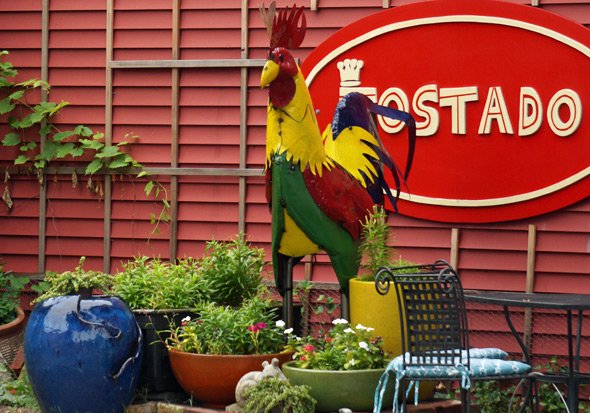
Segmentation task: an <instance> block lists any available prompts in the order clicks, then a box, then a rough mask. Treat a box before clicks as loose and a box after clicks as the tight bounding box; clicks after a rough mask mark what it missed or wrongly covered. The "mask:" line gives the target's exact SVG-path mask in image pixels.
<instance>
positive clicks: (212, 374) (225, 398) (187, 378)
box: [168, 349, 293, 408]
mask: <svg viewBox="0 0 590 413" xmlns="http://www.w3.org/2000/svg"><path fill="white" fill-rule="evenodd" d="M168 354H169V357H170V364H171V366H172V372H173V373H174V376H175V377H176V380H177V381H178V383H179V384H180V386H181V387H182V388H183V389H184V391H186V392H187V393H188V394H190V395H192V396H193V397H194V399H195V400H197V401H198V402H199V403H200V404H203V405H205V406H207V407H217V408H219V407H225V406H227V405H230V404H232V403H235V402H236V398H235V389H236V385H237V384H238V381H239V380H240V378H241V377H242V376H243V375H244V374H246V373H248V372H250V371H262V363H263V362H264V361H268V362H269V363H270V362H271V361H272V359H273V358H277V359H278V360H279V364H283V363H285V362H287V361H289V360H291V358H292V355H293V354H292V353H275V354H251V355H250V354H249V355H216V354H195V353H185V352H182V351H177V350H172V349H170V350H168Z"/></svg>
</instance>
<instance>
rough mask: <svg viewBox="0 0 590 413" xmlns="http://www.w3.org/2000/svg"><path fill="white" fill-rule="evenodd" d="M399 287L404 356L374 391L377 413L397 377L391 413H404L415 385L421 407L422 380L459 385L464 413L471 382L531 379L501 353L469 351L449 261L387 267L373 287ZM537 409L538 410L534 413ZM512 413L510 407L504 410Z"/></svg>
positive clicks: (460, 297)
mask: <svg viewBox="0 0 590 413" xmlns="http://www.w3.org/2000/svg"><path fill="white" fill-rule="evenodd" d="M392 282H393V285H394V287H395V292H396V294H397V298H398V307H399V315H400V326H401V332H400V333H401V338H402V354H401V355H400V356H398V357H396V358H395V359H394V360H393V361H391V362H390V364H389V366H388V367H387V369H386V371H385V373H384V374H383V375H382V376H381V379H380V381H379V385H378V386H377V389H376V391H375V406H374V410H373V411H374V413H379V411H380V410H381V404H382V398H383V393H384V391H385V388H386V386H387V381H388V379H389V377H390V376H394V377H395V398H394V402H393V403H394V406H393V412H394V413H397V412H401V413H403V412H404V411H405V410H406V401H407V400H406V399H407V396H408V393H409V390H410V389H411V388H412V386H414V387H415V395H416V402H417V395H418V388H417V387H418V385H419V382H420V381H421V380H450V381H459V382H460V391H461V402H462V403H461V405H462V407H461V409H462V412H469V389H470V387H471V381H472V380H503V379H518V378H520V379H523V378H527V377H528V374H529V372H530V371H531V366H530V365H528V364H526V363H523V362H520V361H512V360H507V359H506V357H507V356H508V354H507V353H505V352H503V351H502V350H500V349H493V348H490V349H471V348H470V347H469V329H468V325H467V312H466V310H465V302H464V300H463V289H462V286H461V281H460V279H459V276H458V275H457V273H456V272H455V270H454V269H453V268H452V267H451V266H450V265H449V264H448V263H446V262H445V261H437V262H435V263H434V264H427V265H416V266H410V267H397V268H387V267H383V268H381V269H380V270H379V272H378V273H377V275H376V280H375V287H376V289H377V291H378V292H379V293H380V294H383V295H385V294H387V293H388V292H389V290H390V286H391V285H392V284H391V283H392ZM526 384H527V386H526V391H525V398H524V402H523V403H522V405H521V407H520V411H521V412H522V411H524V410H525V408H526V406H527V405H529V406H531V408H532V407H533V406H532V403H531V402H530V399H531V398H530V394H531V383H530V381H528V380H527V382H526ZM533 410H534V409H533ZM506 411H509V406H506Z"/></svg>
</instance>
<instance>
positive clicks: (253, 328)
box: [247, 321, 266, 333]
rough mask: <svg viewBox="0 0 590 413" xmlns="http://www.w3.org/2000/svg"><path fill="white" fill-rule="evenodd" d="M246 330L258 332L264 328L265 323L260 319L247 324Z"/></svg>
mask: <svg viewBox="0 0 590 413" xmlns="http://www.w3.org/2000/svg"><path fill="white" fill-rule="evenodd" d="M247 328H248V331H252V332H253V333H258V332H259V331H260V330H264V329H265V328H266V323H263V322H262V321H261V322H259V323H256V324H253V325H251V326H248V327H247Z"/></svg>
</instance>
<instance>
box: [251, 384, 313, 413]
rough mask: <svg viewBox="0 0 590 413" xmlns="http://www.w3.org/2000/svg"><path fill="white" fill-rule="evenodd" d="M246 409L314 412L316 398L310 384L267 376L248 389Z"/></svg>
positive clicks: (275, 412) (263, 412) (260, 412)
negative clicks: (310, 390)
mask: <svg viewBox="0 0 590 413" xmlns="http://www.w3.org/2000/svg"><path fill="white" fill-rule="evenodd" d="M245 397H246V403H245V406H244V409H243V410H244V411H246V412H257V413H313V412H315V405H316V401H315V399H314V398H313V397H312V396H311V395H310V394H309V386H305V385H293V384H291V383H290V382H289V381H288V380H281V379H280V378H277V377H267V378H264V379H262V380H261V381H259V382H258V383H256V384H255V385H254V386H252V387H250V388H249V389H248V390H246V394H245Z"/></svg>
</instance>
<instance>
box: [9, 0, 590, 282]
mask: <svg viewBox="0 0 590 413" xmlns="http://www.w3.org/2000/svg"><path fill="white" fill-rule="evenodd" d="M410 2H412V1H411V0H392V1H391V5H392V6H399V5H402V4H406V3H410ZM518 2H519V3H524V4H526V3H527V2H525V1H518ZM300 3H301V2H300ZM382 3H383V2H382V1H379V0H364V1H359V0H321V1H319V2H318V5H319V10H318V11H315V12H314V11H310V10H309V9H308V10H306V13H307V21H308V33H307V36H306V39H305V41H304V43H303V45H302V49H300V50H299V51H297V53H296V55H297V57H298V58H300V59H304V58H305V56H306V55H307V54H308V53H309V52H310V51H311V50H312V49H313V47H315V46H316V45H317V44H319V43H320V42H321V41H323V40H324V39H325V38H326V37H328V36H329V35H330V34H332V33H334V32H335V31H336V30H338V29H339V28H341V27H342V26H344V25H346V24H348V23H351V22H353V21H355V20H358V19H359V18H362V17H364V16H366V15H369V14H372V13H375V12H378V11H380V10H382ZM541 3H542V4H541V7H543V8H546V9H547V10H550V11H553V12H556V13H558V14H562V15H564V16H566V17H568V18H571V19H574V20H575V21H578V22H580V23H582V24H590V3H589V2H583V1H573V0H569V1H566V0H563V1H559V0H543V1H542V2H541ZM171 4H172V2H170V1H168V0H166V1H164V0H150V1H142V2H137V1H135V0H114V11H113V22H114V23H113V25H114V32H113V59H114V60H115V61H120V60H162V59H165V60H167V59H172V44H173V29H172V28H173V22H172V16H173V13H172V10H171ZM180 4H181V7H182V10H181V12H180V37H179V47H180V49H179V54H180V58H182V59H238V58H240V57H241V27H240V26H241V4H240V2H238V1H224V2H211V1H204V0H183V1H182V2H180ZM286 4H287V2H284V1H280V2H279V5H280V6H284V5H286ZM301 4H302V5H304V6H306V7H307V8H308V7H309V5H310V2H309V1H305V2H302V3H301ZM258 5H259V2H258V1H254V0H252V1H250V2H249V8H250V10H249V15H248V19H247V20H248V24H249V30H248V47H249V50H248V57H250V58H258V59H259V58H264V57H265V55H266V53H267V45H268V38H267V35H266V32H265V30H264V29H263V27H262V23H261V21H260V19H259V16H258V12H257V8H258ZM105 7H106V6H105V2H104V1H103V0H92V1H88V0H87V1H85V2H71V1H67V0H52V1H51V2H50V10H49V37H48V47H49V53H48V60H49V71H48V73H49V81H50V83H51V84H52V85H53V86H54V89H53V93H52V95H51V96H50V98H51V99H52V100H57V101H59V100H66V101H69V102H71V105H70V107H69V108H67V109H66V110H65V111H64V112H63V114H61V115H60V116H59V117H58V118H57V120H56V123H57V124H58V126H60V127H63V128H66V127H71V125H72V124H77V123H84V124H89V125H90V126H91V127H93V128H95V129H97V130H104V129H105V122H106V119H107V115H106V111H105V103H106V102H107V99H106V91H107V89H106V85H107V72H106V64H107V63H106V62H107V51H106V47H107V31H106V28H107V12H106V8H105ZM0 23H1V24H0V44H2V47H3V48H6V49H8V50H10V51H11V55H10V57H9V59H10V60H11V61H12V62H14V64H15V66H17V67H18V68H19V69H20V72H21V76H20V78H21V79H24V78H28V77H32V76H34V77H39V76H40V73H41V70H40V67H41V64H42V62H41V47H42V38H41V26H42V19H41V1H19V2H3V6H2V8H1V10H0ZM179 72H180V76H179V85H180V94H179V136H178V141H179V149H178V162H179V166H180V167H188V168H210V167H217V168H238V167H239V166H240V146H239V139H240V138H239V137H240V78H241V75H240V69H239V68H223V69H218V68H212V69H204V68H184V69H180V70H179ZM247 79H248V80H247V83H248V105H249V106H248V114H247V122H248V128H247V133H248V142H247V150H246V155H245V162H246V163H245V167H247V168H253V169H256V170H260V169H261V168H262V167H263V162H264V125H265V113H266V110H265V105H266V92H265V91H262V90H260V89H259V87H258V79H259V69H256V68H253V69H249V70H248V74H247ZM172 82H173V78H172V71H171V69H117V68H114V69H112V87H113V102H112V103H113V111H112V123H113V124H112V136H113V141H114V142H120V141H122V140H124V139H126V138H125V135H126V134H128V133H133V134H135V135H137V136H139V138H138V139H137V140H136V141H133V142H132V144H131V145H130V147H129V151H130V153H131V154H132V155H133V156H134V157H136V158H137V159H138V160H139V161H140V162H143V163H144V164H146V165H148V166H155V167H169V166H170V162H171V159H172V148H171V143H170V142H171V140H170V136H171V132H172V120H171V116H172V104H173V102H172V96H173V95H172V89H171V85H172ZM0 129H1V130H2V131H4V129H2V127H1V126H0ZM13 157H14V151H12V150H10V149H7V148H3V147H0V159H1V160H7V159H11V158H13ZM52 179H53V178H52V177H49V181H50V183H49V184H48V199H49V202H48V204H47V211H48V213H47V214H48V218H47V230H46V240H47V242H46V254H47V257H46V260H45V267H46V268H47V269H49V270H65V269H71V268H73V266H74V265H75V264H76V262H77V258H78V257H79V256H80V255H82V254H85V255H87V256H88V257H89V259H88V261H87V262H88V267H89V268H97V269H100V268H101V266H102V254H103V239H104V223H103V214H104V204H103V201H102V200H101V199H100V196H96V195H91V194H89V193H88V191H87V190H86V189H85V185H86V179H85V178H84V177H82V176H80V177H78V179H79V181H80V182H79V184H78V187H77V188H72V187H71V181H70V180H69V177H68V176H63V177H60V178H59V179H57V181H56V182H53V181H52ZM160 179H161V180H162V182H163V183H164V184H165V187H166V188H167V189H168V190H169V189H170V186H169V178H166V177H161V178H160ZM95 180H100V178H98V177H97V178H95ZM243 180H244V182H245V188H246V189H245V222H244V227H245V229H246V231H247V232H248V235H249V238H250V239H251V240H252V241H253V242H255V243H256V244H257V245H261V246H263V247H264V248H266V249H267V251H268V246H269V241H270V225H269V220H270V216H269V214H268V209H267V206H266V201H265V191H264V181H263V178H262V177H261V176H254V177H246V178H243ZM178 182H179V184H178V185H179V186H178V234H177V237H178V242H177V256H179V257H183V256H187V255H193V256H199V255H200V254H201V253H202V251H203V248H204V241H206V240H208V239H211V238H216V239H226V238H228V237H230V236H232V235H234V234H235V233H236V232H237V230H238V225H239V220H240V217H239V192H240V190H239V178H238V177H235V176H218V177H211V176H181V177H179V178H178ZM143 184H144V183H143V182H142V181H141V180H136V179H133V178H132V177H125V178H123V179H119V178H116V179H114V183H113V190H112V199H113V200H112V203H111V207H112V222H111V225H110V232H111V234H110V235H111V243H110V255H111V257H110V258H111V263H110V268H111V271H116V270H117V268H119V265H120V261H121V260H126V259H129V258H131V257H132V256H133V255H138V254H147V255H157V256H161V257H163V258H168V257H169V253H170V252H169V251H170V250H169V238H170V236H171V235H170V227H169V226H168V225H162V226H161V227H160V233H159V234H150V233H151V231H152V229H153V226H152V225H151V224H150V214H157V213H159V210H160V208H161V204H160V203H158V202H156V201H154V200H153V199H147V198H146V197H145V195H144V193H143ZM8 185H9V187H10V190H11V194H12V198H13V200H14V202H15V206H14V208H13V209H12V210H11V211H9V210H8V209H7V208H6V207H5V206H4V205H3V204H0V254H1V255H2V257H3V260H4V261H5V262H6V264H7V268H8V269H10V270H13V271H16V272H23V273H27V272H36V271H37V268H38V265H37V255H38V231H39V223H38V221H37V217H38V214H39V201H38V198H39V191H38V185H37V183H36V180H35V178H33V177H29V178H27V177H20V176H13V177H12V179H11V181H10V182H9V183H8ZM390 222H391V224H392V226H393V236H392V238H393V239H392V244H393V245H395V247H396V249H397V252H398V253H399V254H401V255H402V256H403V257H404V258H406V259H409V260H413V261H420V262H425V261H432V260H434V259H437V258H444V259H449V258H450V245H451V233H452V229H451V227H452V226H450V225H447V224H440V223H433V222H426V221H420V220H416V219H412V218H407V217H401V216H400V217H398V216H392V217H391V220H390ZM530 224H533V225H535V226H536V229H537V242H536V260H535V265H536V283H535V289H536V290H537V291H581V290H583V291H584V292H590V283H588V275H589V271H590V270H589V269H590V254H589V250H590V200H585V201H583V202H581V203H579V204H577V205H574V206H572V207H569V208H566V209H564V210H563V211H559V212H556V213H553V214H549V215H546V216H541V217H536V218H532V219H529V220H523V221H518V222H509V223H503V224H494V225H457V226H456V227H457V228H459V253H458V267H459V270H460V271H461V274H462V276H463V279H464V282H465V286H466V287H468V288H471V287H478V288H502V289H514V290H522V289H523V288H524V285H525V274H526V263H527V242H528V227H529V225H530ZM148 238H149V239H150V241H149V242H146V240H147V239H148ZM297 276H298V277H302V276H303V271H302V266H299V267H298V268H297ZM313 277H314V279H315V280H330V281H334V280H335V279H334V276H333V272H332V270H331V268H330V266H329V260H328V259H327V256H326V255H325V254H321V255H319V256H318V257H316V258H315V264H314V273H313Z"/></svg>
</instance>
